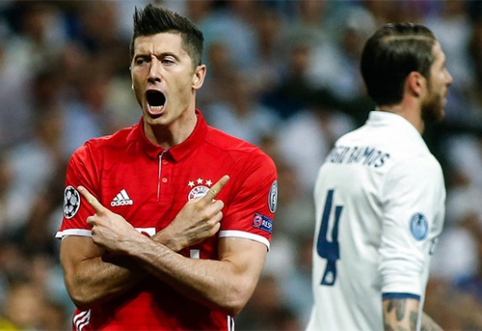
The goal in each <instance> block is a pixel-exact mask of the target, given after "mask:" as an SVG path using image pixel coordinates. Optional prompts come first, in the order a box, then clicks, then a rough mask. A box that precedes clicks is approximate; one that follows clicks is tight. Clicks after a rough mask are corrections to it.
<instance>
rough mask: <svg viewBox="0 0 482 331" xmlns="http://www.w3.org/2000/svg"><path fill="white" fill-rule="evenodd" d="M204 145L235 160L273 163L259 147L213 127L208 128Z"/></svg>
mask: <svg viewBox="0 0 482 331" xmlns="http://www.w3.org/2000/svg"><path fill="white" fill-rule="evenodd" d="M206 143H207V144H209V145H210V146H211V147H212V148H215V149H217V150H219V151H221V152H223V153H227V154H229V155H231V156H232V157H233V158H235V159H245V158H249V159H250V160H251V161H252V162H255V161H256V160H259V161H269V162H273V160H272V159H271V157H270V156H268V155H267V154H266V153H265V152H264V151H263V150H262V149H261V148H260V147H258V146H256V145H254V144H252V143H249V142H247V141H245V140H243V139H240V138H237V137H234V136H232V135H230V134H227V133H226V132H223V131H221V130H219V129H216V128H214V127H208V132H207V134H206Z"/></svg>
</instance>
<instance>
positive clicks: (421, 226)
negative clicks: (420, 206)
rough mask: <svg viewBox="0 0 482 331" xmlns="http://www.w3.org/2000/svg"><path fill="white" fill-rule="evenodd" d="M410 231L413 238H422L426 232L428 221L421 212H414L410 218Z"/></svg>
mask: <svg viewBox="0 0 482 331" xmlns="http://www.w3.org/2000/svg"><path fill="white" fill-rule="evenodd" d="M410 232H412V236H413V237H414V238H415V240H418V241H420V240H423V239H425V238H426V237H427V234H428V221H427V218H426V217H425V216H424V215H423V214H422V213H415V214H413V216H412V217H411V218H410Z"/></svg>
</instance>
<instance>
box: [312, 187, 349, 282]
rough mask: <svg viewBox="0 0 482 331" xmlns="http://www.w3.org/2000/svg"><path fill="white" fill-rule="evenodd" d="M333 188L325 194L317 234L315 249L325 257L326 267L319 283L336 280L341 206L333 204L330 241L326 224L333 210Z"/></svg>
mask: <svg viewBox="0 0 482 331" xmlns="http://www.w3.org/2000/svg"><path fill="white" fill-rule="evenodd" d="M334 192H335V191H334V190H329V191H328V194H327V196H326V201H325V207H324V209H323V215H322V219H321V229H320V232H319V234H318V240H317V243H316V250H317V252H318V255H319V256H320V257H322V258H324V259H326V268H325V273H324V274H323V278H322V279H321V285H328V286H333V285H334V284H335V280H336V260H338V259H339V258H340V248H339V245H338V222H339V220H340V216H341V212H342V210H343V206H335V210H334V211H335V215H334V218H335V220H334V223H333V228H332V230H331V241H328V238H327V234H328V224H329V221H330V216H331V214H332V210H333V195H334Z"/></svg>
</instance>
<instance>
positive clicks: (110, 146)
mask: <svg viewBox="0 0 482 331" xmlns="http://www.w3.org/2000/svg"><path fill="white" fill-rule="evenodd" d="M136 127H137V124H136V125H132V126H129V127H126V128H123V129H120V130H118V131H116V132H114V133H112V134H109V135H105V136H102V137H97V138H92V139H89V140H87V141H86V142H85V143H84V144H83V145H82V146H80V147H79V148H78V149H77V150H76V151H75V152H74V154H73V157H81V156H83V155H85V154H94V155H99V154H103V153H105V152H108V151H112V150H114V151H115V150H125V148H126V146H127V145H128V143H129V139H130V137H131V133H132V132H133V131H134V130H135V129H136Z"/></svg>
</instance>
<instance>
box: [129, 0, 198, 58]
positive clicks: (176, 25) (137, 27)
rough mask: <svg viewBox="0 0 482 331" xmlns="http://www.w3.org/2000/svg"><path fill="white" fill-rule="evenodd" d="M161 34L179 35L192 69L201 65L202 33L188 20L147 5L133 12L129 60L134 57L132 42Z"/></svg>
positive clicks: (168, 11)
mask: <svg viewBox="0 0 482 331" xmlns="http://www.w3.org/2000/svg"><path fill="white" fill-rule="evenodd" d="M163 32H169V33H179V34H180V35H181V37H182V45H183V47H184V49H185V50H186V52H187V53H188V54H189V56H190V57H191V60H192V63H193V67H196V66H198V65H200V64H201V63H202V53H203V42H204V37H203V34H202V32H201V31H200V30H199V29H198V28H197V27H196V26H195V25H194V24H193V23H192V22H191V21H190V20H189V19H187V18H185V17H182V16H181V15H179V14H177V13H174V12H172V11H170V10H167V9H164V8H159V7H155V6H154V5H152V4H148V5H147V6H146V7H145V8H144V9H141V10H140V9H138V8H136V10H135V13H134V34H133V35H132V39H131V44H130V57H131V60H132V58H133V56H134V41H135V40H136V38H137V37H141V36H151V35H155V34H157V33H163Z"/></svg>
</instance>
